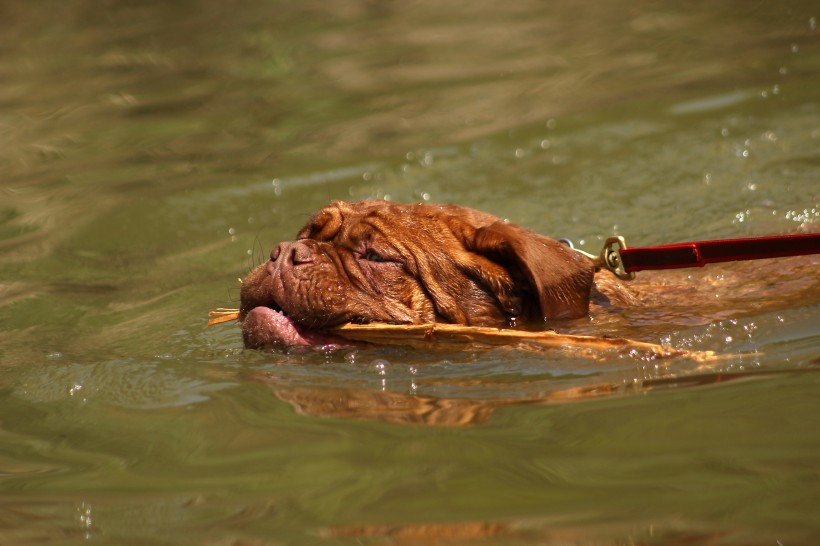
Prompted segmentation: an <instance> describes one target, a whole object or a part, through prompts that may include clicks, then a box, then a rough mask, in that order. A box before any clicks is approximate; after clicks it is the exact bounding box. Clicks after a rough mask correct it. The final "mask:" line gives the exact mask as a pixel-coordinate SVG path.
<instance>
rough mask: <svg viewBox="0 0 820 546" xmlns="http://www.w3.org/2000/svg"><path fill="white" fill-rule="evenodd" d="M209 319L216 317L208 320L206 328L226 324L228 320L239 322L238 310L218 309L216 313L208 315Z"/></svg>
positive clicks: (212, 312)
mask: <svg viewBox="0 0 820 546" xmlns="http://www.w3.org/2000/svg"><path fill="white" fill-rule="evenodd" d="M208 316H209V317H216V318H212V319H208V326H213V325H214V324H220V323H222V322H228V321H230V320H239V309H223V308H222V307H220V308H219V309H217V310H216V311H211V312H210V313H208Z"/></svg>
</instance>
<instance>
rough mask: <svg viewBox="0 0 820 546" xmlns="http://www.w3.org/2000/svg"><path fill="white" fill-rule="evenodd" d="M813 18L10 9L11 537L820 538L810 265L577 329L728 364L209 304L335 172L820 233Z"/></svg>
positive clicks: (335, 184) (449, 197) (423, 189)
mask: <svg viewBox="0 0 820 546" xmlns="http://www.w3.org/2000/svg"><path fill="white" fill-rule="evenodd" d="M817 17H818V13H817V10H816V7H815V6H814V5H813V4H812V3H810V2H804V1H792V2H786V3H783V2H779V3H770V4H758V5H752V6H750V5H748V3H741V2H735V1H730V2H723V3H720V4H714V5H713V4H709V3H706V4H703V5H698V4H695V5H693V4H686V5H685V6H684V5H683V4H681V5H680V6H676V5H670V4H668V3H659V2H651V1H641V2H637V3H636V2H628V3H626V2H608V3H602V4H589V5H579V4H578V3H577V2H572V3H570V2H551V3H546V4H544V3H540V2H523V3H517V4H514V5H509V4H507V5H502V4H498V3H496V2H479V3H471V4H470V5H469V6H467V5H464V6H459V5H449V6H442V5H440V4H437V3H427V2H421V3H412V4H407V3H405V4H395V5H394V4H382V3H377V4H367V3H362V4H355V3H346V4H339V5H327V4H325V3H317V2H310V1H309V2H302V3H300V4H299V5H298V6H296V5H275V4H270V3H264V2H247V3H244V4H242V5H241V6H240V5H232V4H226V3H214V4H202V3H194V2H174V3H138V4H133V3H126V2H108V3H99V2H90V1H79V0H77V1H71V2H48V3H46V4H43V3H38V4H36V5H35V4H25V3H17V4H14V5H12V4H8V3H7V4H5V5H2V6H0V32H1V33H2V36H3V37H4V40H3V42H4V44H6V45H5V47H4V48H2V51H0V80H2V81H3V85H2V86H0V105H2V108H0V173H2V176H1V177H0V192H2V197H0V330H2V337H1V338H0V370H2V375H0V438H2V441H0V543H2V544H94V543H97V544H432V543H458V544H462V543H476V544H544V543H546V544H632V543H638V544H680V543H711V544H777V543H778V542H780V543H782V544H812V543H814V542H816V541H817V540H818V538H820V524H818V522H817V517H816V513H817V511H818V508H820V488H818V464H820V463H819V462H818V461H820V436H818V435H817V434H816V433H814V430H815V429H816V428H817V423H816V421H817V419H816V415H817V414H818V410H820V403H819V402H818V398H817V395H816V393H817V392H818V388H820V376H818V375H817V374H816V373H814V371H815V370H816V369H817V364H818V358H820V354H819V353H818V341H820V329H818V327H817V324H820V320H819V319H820V301H818V300H819V299H820V294H817V290H816V289H815V288H813V287H816V286H817V284H816V273H814V272H815V271H816V262H810V264H814V265H809V266H807V267H806V268H804V269H802V270H801V271H802V273H801V274H800V275H796V276H795V277H793V278H785V279H781V283H782V284H777V286H775V287H774V288H772V287H767V283H766V279H765V278H764V279H757V278H753V277H750V279H749V283H747V284H744V285H742V286H747V287H749V288H748V289H747V292H749V293H750V294H751V297H748V298H747V299H745V300H742V301H740V300H738V301H733V302H727V303H726V304H725V305H723V304H722V302H721V303H719V304H711V307H710V309H711V311H710V312H709V313H706V318H705V319H704V316H705V315H704V312H702V311H699V310H698V308H697V307H696V308H695V309H694V310H693V308H692V306H685V305H684V306H682V307H681V308H674V309H668V310H666V311H665V312H664V313H660V312H658V311H657V310H655V311H653V312H652V313H644V314H641V312H639V311H629V312H627V313H626V314H625V315H624V316H622V317H615V318H611V319H609V320H606V321H599V322H594V323H591V324H584V325H576V326H575V328H576V329H578V330H584V331H590V332H592V333H599V334H606V333H611V332H615V331H617V332H620V333H627V334H629V335H631V336H632V337H636V338H639V339H643V340H647V341H653V342H663V343H668V344H671V345H673V346H675V347H678V348H683V349H693V350H698V351H703V350H712V351H716V352H718V353H720V354H722V355H729V356H728V358H726V359H724V360H720V361H718V362H714V363H711V364H709V365H708V366H703V365H702V363H699V362H696V361H694V360H692V359H685V358H682V359H674V360H668V361H659V360H645V359H641V358H637V357H634V356H630V355H625V354H620V353H613V354H607V355H604V357H603V358H602V359H599V360H593V359H589V358H584V357H582V356H579V355H572V354H563V353H543V352H534V351H529V350H522V349H515V350H503V349H502V350H489V351H488V350H478V349H467V350H464V351H453V350H436V349H431V350H429V351H422V350H410V349H402V348H374V349H367V350H357V351H352V350H349V351H338V352H330V353H323V352H321V351H318V352H292V353H287V354H263V353H257V352H252V351H248V352H246V351H243V350H242V346H241V339H240V336H239V333H238V331H237V330H236V329H235V328H233V327H231V326H218V327H207V326H206V325H205V318H206V315H207V312H208V311H209V310H211V309H214V308H216V307H223V306H231V305H234V304H235V303H236V301H237V298H238V283H237V282H236V280H235V279H236V278H237V277H242V276H243V275H244V274H245V273H246V272H247V271H248V268H249V267H250V266H251V265H253V264H255V263H258V262H259V261H260V260H261V259H263V257H264V256H265V255H266V254H267V253H268V252H269V250H270V247H271V245H272V244H273V243H274V242H276V241H279V240H282V239H289V238H291V237H293V235H294V234H295V233H296V231H297V230H298V228H299V227H300V226H301V225H302V223H303V222H304V221H305V219H306V218H307V216H308V215H309V214H310V213H311V212H312V211H313V210H315V209H316V208H318V207H320V206H322V205H324V204H326V203H327V202H328V201H329V200H331V199H340V198H345V199H363V198H389V199H392V200H397V201H430V202H436V203H443V202H453V203H458V204H462V205H466V206H472V207H476V208H479V209H483V210H487V211H489V212H493V213H494V214H497V215H499V216H501V217H505V218H508V219H510V220H512V221H515V222H517V223H520V224H523V225H525V226H527V227H530V228H532V229H534V230H536V231H539V232H542V233H546V234H551V235H554V236H566V237H570V238H572V239H573V240H574V241H576V243H578V244H579V245H580V246H581V247H582V248H584V249H586V250H588V251H591V252H597V251H598V250H599V249H600V246H601V244H602V242H603V240H604V239H605V238H606V237H608V236H610V235H612V234H614V233H618V234H622V235H625V236H626V237H627V240H628V241H629V242H630V243H632V244H634V245H644V244H656V243H666V242H676V241H682V240H689V239H707V238H720V237H736V236H748V235H760V234H769V233H781V232H787V231H792V230H794V229H797V228H798V227H800V226H802V227H804V228H805V227H811V226H815V229H816V225H817V223H818V217H819V216H820V212H818V211H820V204H819V203H818V197H819V195H818V185H817V181H818V179H820V162H818V146H819V145H820V95H819V94H818V92H817V90H818V89H820V76H818V74H820V70H818V69H820V47H818V45H819V44H820V41H818V35H817V29H816V19H817ZM756 267H757V266H754V267H751V268H746V269H744V268H743V267H741V268H740V269H732V268H728V269H713V270H709V271H708V272H694V273H691V272H687V273H682V274H681V275H682V277H678V278H682V279H687V275H693V276H692V277H691V278H690V279H689V280H690V281H691V283H693V284H695V285H698V286H702V285H706V283H714V284H720V283H721V282H724V281H725V278H728V277H729V276H731V275H735V276H737V275H739V274H742V275H745V274H747V273H748V274H749V275H756V274H755V271H759V270H758V269H756ZM761 267H763V266H761ZM813 268H815V269H813ZM738 272H740V273H738ZM647 275H651V273H650V274H647ZM704 275H705V276H704ZM813 282H814V284H812V283H813ZM767 290H768V291H767ZM781 293H782V296H783V297H782V298H779V297H778V296H779V295H780V294H781ZM757 294H761V295H760V297H759V299H758V300H755V295H757ZM789 294H791V296H790V295H789ZM794 294H797V296H795V295H794ZM716 374H720V375H716ZM718 380H719V381H718Z"/></svg>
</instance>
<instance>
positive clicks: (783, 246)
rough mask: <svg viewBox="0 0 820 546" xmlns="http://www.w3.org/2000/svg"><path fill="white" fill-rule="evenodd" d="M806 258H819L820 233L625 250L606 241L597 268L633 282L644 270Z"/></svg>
mask: <svg viewBox="0 0 820 546" xmlns="http://www.w3.org/2000/svg"><path fill="white" fill-rule="evenodd" d="M807 254H820V233H800V234H796V235H772V236H769V237H750V238H748V239H723V240H717V241H696V242H691V243H677V244H672V245H659V246H646V247H641V248H629V247H627V246H626V243H625V242H624V238H623V237H611V238H609V239H607V240H606V243H605V245H604V249H603V250H602V251H601V256H600V258H599V259H598V265H600V266H601V267H604V268H606V269H609V270H610V271H612V272H613V273H615V275H617V276H618V277H620V278H622V279H634V278H635V272H636V271H643V270H647V269H679V268H683V267H703V266H704V265H706V264H711V263H717V262H734V261H738V260H762V259H766V258H783V257H785V256H804V255H807Z"/></svg>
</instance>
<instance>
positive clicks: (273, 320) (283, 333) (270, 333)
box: [242, 307, 353, 349]
mask: <svg viewBox="0 0 820 546" xmlns="http://www.w3.org/2000/svg"><path fill="white" fill-rule="evenodd" d="M242 338H243V339H244V340H245V347H247V348H248V349H284V348H286V347H305V346H311V347H328V346H330V347H340V346H345V345H353V343H352V342H350V341H348V340H346V339H344V338H342V337H339V336H334V335H332V334H325V333H322V332H317V331H315V330H310V329H308V328H305V327H304V326H300V325H298V324H296V323H295V322H293V321H292V320H291V319H289V318H288V317H286V316H285V315H283V314H282V313H279V312H278V311H274V310H273V309H270V308H268V307H255V308H254V309H252V310H251V311H250V312H249V313H248V315H247V316H246V317H245V320H244V321H243V322H242Z"/></svg>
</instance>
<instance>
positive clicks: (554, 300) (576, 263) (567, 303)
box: [468, 221, 594, 320]
mask: <svg viewBox="0 0 820 546" xmlns="http://www.w3.org/2000/svg"><path fill="white" fill-rule="evenodd" d="M471 239H472V241H471V242H470V243H468V244H469V246H470V250H472V251H473V252H476V253H478V254H482V255H484V256H486V257H487V258H489V259H490V260H492V261H494V262H496V263H499V264H500V265H503V266H504V267H507V268H517V269H518V271H520V272H521V274H522V275H523V276H524V277H525V278H526V279H527V280H528V281H529V283H530V286H532V289H533V291H534V292H535V293H536V294H537V297H538V299H539V302H538V303H539V305H540V308H541V314H542V315H543V317H544V319H552V320H555V319H573V318H580V317H584V316H587V315H588V314H589V296H590V291H591V289H592V278H593V275H594V267H593V264H592V261H591V260H590V259H589V258H587V257H585V256H583V255H582V254H580V253H578V252H575V251H574V250H571V249H570V248H568V247H566V246H565V245H563V244H561V243H559V242H558V241H555V240H553V239H550V238H549V237H544V236H543V235H538V234H537V233H534V232H532V231H529V230H527V229H524V228H522V227H520V226H517V225H515V224H507V223H504V222H501V221H497V222H493V223H492V224H489V225H486V226H483V227H479V228H477V229H476V230H475V231H474V232H473V234H472V237H471Z"/></svg>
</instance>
